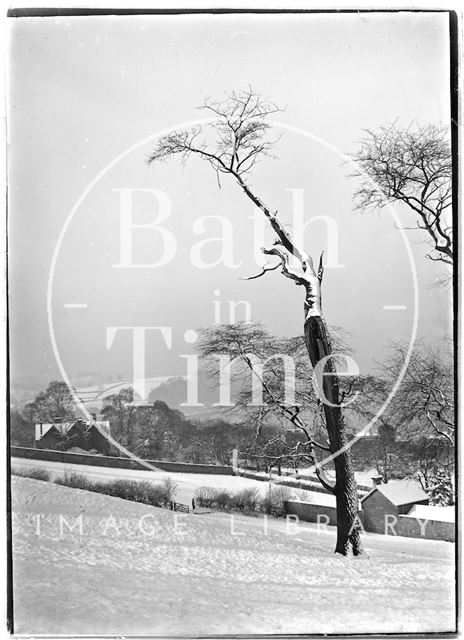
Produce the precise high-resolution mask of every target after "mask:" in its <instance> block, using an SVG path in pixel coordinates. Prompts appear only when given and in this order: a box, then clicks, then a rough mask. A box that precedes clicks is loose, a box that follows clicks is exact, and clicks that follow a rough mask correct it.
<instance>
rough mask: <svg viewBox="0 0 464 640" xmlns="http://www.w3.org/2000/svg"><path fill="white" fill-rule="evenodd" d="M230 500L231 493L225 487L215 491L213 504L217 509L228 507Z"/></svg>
mask: <svg viewBox="0 0 464 640" xmlns="http://www.w3.org/2000/svg"><path fill="white" fill-rule="evenodd" d="M230 502H231V495H230V493H229V492H228V491H227V490H226V489H220V490H219V491H217V492H216V496H215V499H214V504H215V505H216V506H217V507H218V509H228V508H230Z"/></svg>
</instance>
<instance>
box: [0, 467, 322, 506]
mask: <svg viewBox="0 0 464 640" xmlns="http://www.w3.org/2000/svg"><path fill="white" fill-rule="evenodd" d="M11 466H12V468H13V469H15V468H16V469H27V468H30V469H36V468H39V467H40V468H41V469H47V470H48V471H50V473H51V475H52V479H54V478H56V477H59V476H62V475H63V474H64V473H65V472H66V471H73V472H76V473H82V474H84V475H85V476H86V477H87V478H89V479H90V480H95V481H101V480H110V479H113V478H125V479H127V480H149V481H150V482H155V483H161V482H162V481H163V480H164V479H165V478H166V477H168V476H169V477H171V478H172V479H173V480H174V481H175V482H176V484H177V486H178V489H177V495H176V500H177V501H178V502H183V503H184V504H191V501H192V498H193V496H194V493H195V489H196V488H197V487H202V486H203V487H217V488H219V489H220V488H224V489H229V490H232V491H234V490H236V491H238V490H240V489H244V488H246V487H256V488H257V489H258V491H259V492H260V493H265V492H266V491H268V490H269V489H268V486H269V485H268V483H265V482H261V481H259V480H252V479H250V478H242V477H239V476H221V475H209V474H202V473H168V472H165V471H160V472H154V471H148V470H147V471H132V470H128V469H115V468H111V467H94V466H90V465H77V464H65V463H63V462H50V461H48V460H30V459H28V458H12V460H11ZM307 493H311V492H307ZM295 495H303V493H302V492H301V491H300V490H298V491H297V492H296V493H295Z"/></svg>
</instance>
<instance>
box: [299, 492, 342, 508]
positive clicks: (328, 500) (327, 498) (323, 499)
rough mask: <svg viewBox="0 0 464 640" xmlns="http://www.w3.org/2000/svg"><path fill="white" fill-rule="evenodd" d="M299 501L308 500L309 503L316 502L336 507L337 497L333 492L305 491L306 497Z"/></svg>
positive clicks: (320, 504)
mask: <svg viewBox="0 0 464 640" xmlns="http://www.w3.org/2000/svg"><path fill="white" fill-rule="evenodd" d="M299 502H306V503H308V504H316V505H319V506H322V507H335V506H336V499H335V496H334V495H332V494H331V493H322V492H319V491H305V493H304V499H302V500H299Z"/></svg>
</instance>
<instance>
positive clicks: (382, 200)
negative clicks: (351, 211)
mask: <svg viewBox="0 0 464 640" xmlns="http://www.w3.org/2000/svg"><path fill="white" fill-rule="evenodd" d="M360 143H361V148H360V149H359V151H357V152H356V153H354V154H352V155H351V158H352V160H354V161H355V162H356V163H357V165H358V167H359V170H357V171H356V172H355V173H354V176H355V177H358V178H361V181H360V185H359V187H358V189H357V190H356V192H355V201H356V208H357V209H358V210H368V209H371V208H377V207H380V208H381V207H384V206H385V205H387V204H389V203H393V202H402V203H404V204H405V205H406V206H408V207H409V208H410V209H411V210H412V211H413V212H414V213H415V214H416V216H417V220H416V226H415V227H406V228H408V229H422V230H424V231H426V233H427V234H428V237H429V241H430V243H431V245H432V248H433V250H432V252H431V253H429V254H427V257H428V258H430V259H431V260H434V261H438V262H444V263H446V264H452V263H453V243H452V224H451V205H452V185H451V173H452V162H451V147H450V143H449V133H448V131H447V130H446V129H444V128H440V127H436V126H434V125H426V126H422V127H419V126H412V125H411V126H410V127H408V128H407V129H402V128H399V127H398V126H397V125H396V124H393V125H391V126H390V127H381V128H380V129H379V130H377V131H370V130H367V131H366V135H365V137H364V138H363V139H362V140H361V141H360Z"/></svg>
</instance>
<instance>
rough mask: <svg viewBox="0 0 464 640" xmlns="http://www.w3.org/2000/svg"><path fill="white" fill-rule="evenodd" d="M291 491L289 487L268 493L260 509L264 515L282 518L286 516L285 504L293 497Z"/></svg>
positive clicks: (262, 500) (278, 488)
mask: <svg viewBox="0 0 464 640" xmlns="http://www.w3.org/2000/svg"><path fill="white" fill-rule="evenodd" d="M291 494H292V492H291V490H290V489H289V487H277V488H275V489H271V491H270V492H268V493H266V495H265V496H264V498H262V499H261V502H260V508H261V511H263V512H264V513H268V514H269V515H272V516H274V517H275V518H280V517H282V516H284V515H285V505H284V502H285V501H286V500H289V499H290V497H291Z"/></svg>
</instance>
